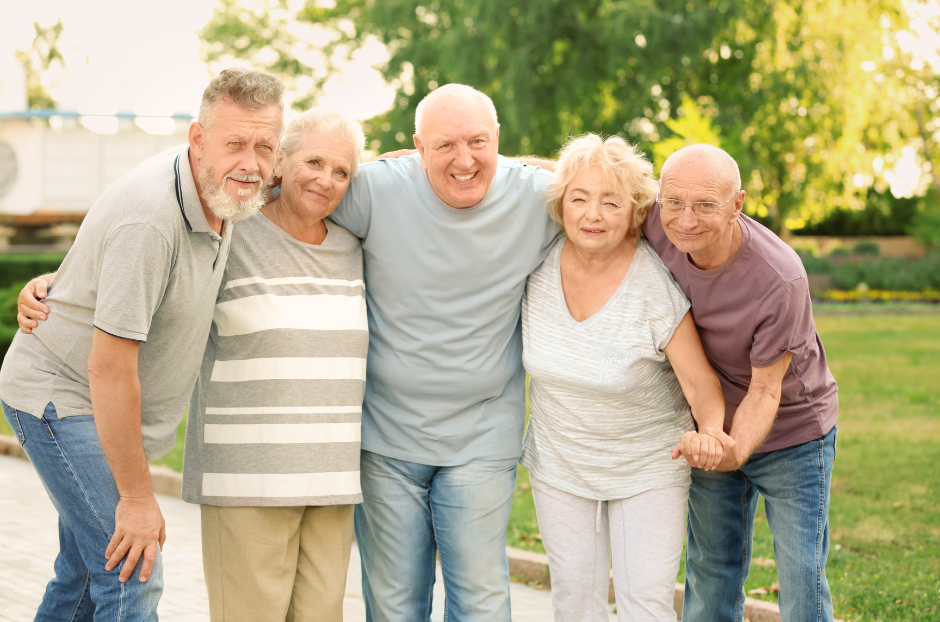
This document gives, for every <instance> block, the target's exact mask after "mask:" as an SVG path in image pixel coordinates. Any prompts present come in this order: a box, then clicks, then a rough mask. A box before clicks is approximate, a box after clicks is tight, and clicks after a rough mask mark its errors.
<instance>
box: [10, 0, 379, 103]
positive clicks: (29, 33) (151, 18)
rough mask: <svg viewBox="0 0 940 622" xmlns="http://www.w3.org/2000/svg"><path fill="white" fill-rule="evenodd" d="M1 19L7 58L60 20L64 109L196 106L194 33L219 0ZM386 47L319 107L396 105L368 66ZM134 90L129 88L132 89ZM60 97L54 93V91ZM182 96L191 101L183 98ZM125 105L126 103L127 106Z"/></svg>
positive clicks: (202, 74)
mask: <svg viewBox="0 0 940 622" xmlns="http://www.w3.org/2000/svg"><path fill="white" fill-rule="evenodd" d="M4 4H5V5H6V6H4V8H3V19H2V20H0V55H2V56H4V57H7V58H10V57H11V56H12V55H13V54H14V52H15V50H17V49H24V50H25V49H28V48H29V47H30V45H31V44H32V41H33V38H34V36H35V32H34V30H33V26H32V23H33V22H39V23H40V24H42V25H51V24H54V23H55V22H56V20H57V19H60V18H61V19H62V22H63V24H64V29H63V32H62V37H61V39H60V45H59V49H60V51H61V52H62V53H63V55H64V56H65V64H66V65H67V67H68V68H69V72H70V74H71V76H72V77H71V79H74V80H75V82H76V84H77V87H76V88H71V89H70V88H68V87H67V85H63V86H65V88H63V89H62V90H63V93H65V92H70V93H73V94H72V96H71V97H73V98H74V101H65V98H63V100H62V101H60V107H61V108H63V109H74V110H77V111H78V112H81V113H86V114H113V113H115V112H118V107H119V103H118V102H119V101H120V102H131V101H132V102H133V104H132V107H133V110H121V112H134V113H136V114H138V115H155V116H160V115H168V114H172V113H173V112H177V111H188V112H193V113H194V112H195V111H196V110H197V109H198V101H199V97H200V96H201V94H202V90H203V89H204V88H205V84H206V83H207V82H208V80H209V70H208V68H207V67H206V65H205V64H204V63H202V62H201V61H200V53H199V39H198V37H197V36H196V31H197V30H199V29H200V28H202V27H203V26H204V25H205V24H206V22H207V21H208V20H209V18H210V17H211V16H212V11H213V8H214V7H215V5H216V0H161V2H143V1H142V0H81V1H76V0H39V1H32V2H15V3H14V2H10V3H4ZM384 55H385V50H384V48H383V47H382V46H381V45H378V44H375V45H371V46H368V47H367V49H366V50H364V53H362V54H359V55H358V58H357V61H356V62H354V63H350V64H349V65H347V66H346V67H345V72H344V74H343V75H342V76H339V77H337V78H336V79H334V80H332V81H331V82H330V83H329V84H328V85H327V87H326V89H325V94H324V97H323V98H322V99H321V101H320V102H319V103H320V104H321V105H325V106H329V107H333V108H338V109H342V110H344V111H346V112H348V113H350V114H352V115H354V116H356V117H357V118H359V119H367V118H369V117H372V116H374V115H376V114H378V113H379V112H382V111H383V110H386V109H387V108H388V107H390V106H391V104H392V101H393V100H394V92H393V91H392V90H391V89H389V88H388V87H387V85H386V84H385V82H384V80H383V79H382V77H381V75H380V74H379V73H378V72H377V71H375V70H374V69H372V67H371V65H372V64H374V63H377V62H381V61H382V60H383V58H384ZM129 89H130V91H129ZM54 95H55V94H54ZM180 97H183V98H184V99H187V100H188V101H180V100H179V98H180ZM125 107H126V106H125Z"/></svg>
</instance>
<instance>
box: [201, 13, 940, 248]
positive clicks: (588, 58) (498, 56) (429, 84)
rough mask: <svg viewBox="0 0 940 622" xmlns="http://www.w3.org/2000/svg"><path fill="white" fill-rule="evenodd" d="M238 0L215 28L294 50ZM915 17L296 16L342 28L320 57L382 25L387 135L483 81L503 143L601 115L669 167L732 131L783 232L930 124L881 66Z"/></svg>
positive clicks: (376, 134)
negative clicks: (447, 91) (438, 99)
mask: <svg viewBox="0 0 940 622" xmlns="http://www.w3.org/2000/svg"><path fill="white" fill-rule="evenodd" d="M234 6H235V5H234V3H233V0H225V2H223V5H222V6H221V7H220V9H219V10H218V11H217V13H216V18H214V21H213V23H210V26H209V27H207V29H206V30H205V31H203V37H204V38H205V39H206V40H207V41H209V42H210V45H212V46H216V49H218V50H219V51H224V53H227V54H229V55H231V56H235V57H240V58H248V57H249V55H248V52H250V55H253V56H254V57H255V58H257V57H259V56H261V54H262V53H264V54H265V55H267V56H269V57H272V58H273V57H276V58H277V60H276V61H274V62H271V63H267V64H266V63H263V62H262V63H259V64H261V65H262V66H266V67H267V68H269V69H273V70H277V69H278V66H277V63H283V62H284V60H283V58H282V55H283V52H278V51H277V49H278V48H277V47H276V45H277V44H276V43H272V42H271V41H270V40H269V38H267V36H266V35H264V36H255V37H254V38H252V35H251V33H250V32H248V31H249V30H250V28H247V27H246V28H245V30H244V32H243V33H242V36H243V37H245V39H243V42H245V43H244V45H243V46H242V48H241V49H239V48H237V47H235V46H233V45H230V44H226V43H225V41H226V39H225V38H224V37H223V36H222V35H223V34H224V33H222V32H220V29H219V28H218V27H217V26H216V25H214V24H216V23H219V22H220V21H225V20H227V19H228V18H222V17H220V16H224V15H228V14H230V13H232V11H233V10H234V9H233V7H234ZM905 16H906V13H905V11H904V7H903V3H902V0H868V1H864V2H863V1H861V0H801V1H798V0H778V1H772V0H661V1H659V2H650V1H648V0H634V1H622V0H621V1H614V0H582V1H579V2H566V1H561V0H492V1H490V2H471V1H469V0H432V1H430V2H429V1H427V0H337V1H336V3H335V6H333V7H331V8H324V7H323V6H320V5H319V4H317V3H315V2H308V3H307V4H306V5H305V6H304V7H303V8H301V9H300V10H299V11H297V12H296V13H295V14H293V15H289V16H286V17H285V18H284V19H285V21H286V22H288V23H293V22H300V23H306V24H310V25H313V24H315V25H317V27H319V28H327V29H330V30H331V32H332V33H333V36H332V38H331V39H330V40H329V41H328V42H326V43H325V44H324V45H323V46H322V54H323V56H322V58H324V59H332V58H334V57H335V56H336V55H337V54H343V53H345V54H349V53H351V52H352V51H353V50H355V49H356V48H357V47H358V46H359V45H360V44H361V43H362V42H363V41H364V40H365V39H366V38H368V37H374V38H377V39H378V40H379V41H381V42H382V43H383V44H385V46H386V47H387V49H388V50H389V60H388V62H387V63H385V65H384V66H382V67H380V70H381V71H382V73H383V74H384V76H385V78H386V79H387V80H388V81H389V82H390V83H391V84H393V85H394V86H395V87H396V89H397V91H398V97H397V98H396V101H395V105H394V106H393V107H392V109H391V110H389V111H388V112H386V113H384V114H382V115H379V116H378V117H377V118H375V119H372V120H370V122H369V123H368V126H369V127H368V128H367V133H368V134H369V136H370V137H371V138H372V147H373V148H375V149H381V150H383V151H384V150H390V149H395V148H400V147H407V146H410V145H411V135H412V134H413V131H414V129H413V119H414V110H415V107H416V106H417V103H418V102H419V101H420V100H421V99H422V98H423V97H424V96H425V95H426V94H427V93H429V92H430V91H432V90H433V89H434V88H436V87H437V86H438V85H440V84H444V83H447V82H459V83H464V84H470V85H472V86H474V87H476V88H478V89H480V90H482V91H484V92H485V93H487V94H488V95H490V96H491V97H492V98H493V100H494V102H495V104H496V108H497V110H498V111H499V115H500V124H501V126H500V148H501V150H502V151H503V152H504V153H507V154H515V153H535V154H538V155H542V156H551V155H553V154H554V153H555V152H557V150H558V149H559V148H560V146H561V144H562V143H563V142H564V141H565V139H566V138H567V137H569V136H572V135H577V134H580V133H583V132H588V131H591V132H598V133H601V134H621V135H623V136H624V137H625V138H627V139H628V140H631V141H633V142H636V143H638V144H639V145H640V146H642V147H643V148H644V149H646V150H647V151H648V152H649V153H650V155H651V156H652V157H653V158H654V160H655V161H656V163H657V165H661V164H662V161H663V159H664V158H665V157H666V156H668V154H669V153H671V152H672V151H674V150H675V149H676V148H678V147H680V146H682V145H684V144H687V143H691V142H701V141H704V142H711V143H714V144H718V145H720V146H721V147H723V148H724V149H726V150H727V151H728V152H729V153H731V155H732V156H734V157H735V159H736V160H737V161H738V162H739V164H740V165H741V168H742V172H743V173H744V183H745V189H746V190H747V191H748V194H749V197H750V198H749V200H748V201H747V203H746V205H747V209H748V211H749V212H751V213H752V214H754V215H756V216H758V217H761V218H763V219H765V221H766V222H769V223H771V224H772V225H773V226H775V227H776V228H777V229H778V230H779V229H781V228H783V226H784V224H787V225H789V226H790V227H792V228H799V227H800V226H801V225H803V224H804V223H806V222H811V221H815V220H818V219H820V218H822V217H823V216H824V215H825V214H826V213H827V212H829V211H831V210H832V209H836V208H839V207H842V208H859V207H861V206H862V205H863V202H864V200H865V198H866V196H867V190H868V186H870V185H871V184H870V183H869V182H870V179H871V178H872V177H873V176H876V174H877V173H876V171H874V170H873V163H874V162H875V159H876V158H877V157H879V156H884V155H885V154H895V153H899V152H900V150H901V149H903V147H905V146H908V145H909V143H910V141H911V139H912V138H913V137H914V135H915V133H916V132H917V125H916V123H913V122H912V120H911V119H912V111H911V110H908V109H906V108H905V107H904V105H903V104H901V103H900V102H898V101H895V99H894V98H893V97H891V96H887V95H886V94H888V93H893V92H894V90H895V89H897V88H899V87H900V85H906V86H907V87H909V86H910V85H909V84H907V83H906V82H905V78H906V75H907V74H905V75H904V76H901V75H900V73H903V72H895V73H890V74H889V73H887V72H884V71H873V70H872V69H871V64H872V63H878V62H880V60H881V59H882V57H883V54H884V48H885V46H886V45H893V42H894V35H895V33H896V32H897V31H899V30H900V29H901V28H902V27H903V21H904V19H905ZM242 23H243V24H245V25H248V22H242ZM282 29H283V28H282ZM220 43H221V46H220ZM272 50H273V51H274V54H273V56H272V54H271V51H272ZM256 62H257V61H256ZM325 67H326V71H323V70H320V72H319V73H316V74H315V75H312V77H313V79H312V80H311V88H312V91H311V93H312V94H311V95H310V96H309V97H307V98H306V99H304V100H302V101H303V104H304V105H306V104H307V103H308V102H309V101H312V100H314V99H315V95H316V89H317V88H318V87H321V86H322V84H323V81H324V80H325V79H326V77H328V70H329V67H330V65H329V63H328V62H327V63H326V65H325ZM294 70H296V68H295V69H294ZM294 70H289V71H287V72H282V75H283V73H287V74H290V73H291V71H294ZM306 71H307V73H308V74H314V72H313V70H312V69H310V68H307V70H306ZM915 86H916V85H915ZM915 90H916V89H915ZM931 118H932V117H931ZM923 144H924V145H925V146H924V147H923V148H924V149H926V148H927V147H930V148H934V147H935V146H934V145H927V142H926V141H925V142H923Z"/></svg>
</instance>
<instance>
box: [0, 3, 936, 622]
mask: <svg viewBox="0 0 940 622" xmlns="http://www.w3.org/2000/svg"><path fill="white" fill-rule="evenodd" d="M4 4H6V3H4ZM34 4H36V6H26V5H25V3H19V4H18V5H17V6H15V7H13V6H10V7H6V6H5V7H4V11H3V12H4V20H3V23H2V24H0V354H2V352H4V351H5V350H6V347H7V346H8V344H9V341H10V340H11V339H12V336H13V334H14V333H15V298H16V293H17V292H18V291H19V289H20V288H21V287H22V285H23V284H24V283H25V281H26V280H28V279H29V278H30V277H32V276H35V275H36V274H39V273H41V272H44V271H48V270H52V269H55V267H56V266H57V265H58V263H59V262H60V261H61V259H62V257H63V254H64V252H65V251H66V250H67V248H68V246H69V244H70V243H71V240H72V239H73V238H74V234H75V232H76V231H77V228H78V225H79V223H80V222H81V217H82V216H83V214H84V213H85V212H86V211H87V210H88V209H89V208H90V207H91V205H92V204H93V202H94V200H95V199H96V198H97V196H99V195H100V194H101V192H102V191H103V190H104V189H105V188H106V187H107V186H108V185H109V184H110V183H112V182H113V181H114V180H115V179H117V178H118V177H120V176H121V175H123V174H124V173H126V172H127V171H129V170H130V168H132V167H133V166H134V165H136V164H137V163H139V162H140V161H141V160H143V159H145V158H146V157H148V156H149V155H152V154H153V153H156V152H158V151H161V150H163V149H165V148H167V147H169V146H172V145H174V144H178V143H180V142H184V141H185V129H186V127H187V126H188V124H189V122H190V120H191V119H192V117H193V115H194V113H195V111H196V110H197V109H198V102H199V96H200V95H201V92H202V89H203V88H204V86H205V84H206V83H207V82H208V80H209V77H210V76H211V75H212V74H214V73H216V72H218V71H219V70H220V69H222V68H225V67H229V66H254V67H260V68H264V69H267V70H269V71H272V72H273V73H275V74H277V75H279V76H280V77H282V78H283V79H284V80H285V82H286V83H287V84H288V96H287V99H288V107H289V110H288V114H287V118H288V119H290V118H292V115H296V114H299V112H300V111H303V110H305V109H307V108H308V107H310V106H312V105H325V106H329V107H333V108H338V109H342V110H345V111H347V112H349V113H351V114H353V115H354V116H356V117H357V118H359V119H361V120H362V121H363V125H364V128H365V130H366V134H367V136H368V145H367V146H368V149H369V150H370V152H371V153H372V154H377V153H380V152H384V151H389V150H393V149H398V148H401V147H410V146H411V135H412V134H413V117H414V109H415V107H416V105H417V102H418V101H420V99H421V98H422V97H424V95H426V94H427V93H428V92H430V91H431V90H433V89H434V88H436V87H437V86H438V85H440V84H445V83H448V82H461V83H465V84H470V85H473V86H475V87H476V88H479V89H480V90H482V91H484V92H486V93H487V94H488V95H490V96H491V97H492V98H493V100H494V102H495V104H496V108H497V110H498V111H499V115H500V123H501V128H500V150H501V152H502V153H503V154H505V155H516V154H535V155H539V156H547V157H551V156H553V155H555V154H556V153H557V150H558V149H559V147H560V145H561V144H562V143H563V142H564V140H565V138H566V137H568V136H571V135H576V134H579V133H582V132H587V131H594V132H599V133H603V134H620V135H622V136H623V137H624V138H626V139H627V140H629V141H631V142H634V143H636V144H638V145H639V146H640V147H642V148H643V149H644V150H645V152H646V153H647V154H648V156H649V157H650V159H651V160H652V161H653V162H654V163H655V164H656V166H657V168H658V167H659V166H661V164H662V162H663V161H664V159H665V157H666V156H668V155H669V154H670V153H671V152H672V151H674V150H675V149H677V148H679V147H681V146H682V145H685V144H690V143H695V142H708V143H712V144H717V145H720V146H721V147H722V148H724V149H726V150H727V151H728V152H729V153H731V154H732V155H733V156H734V157H735V158H736V160H737V161H738V162H739V164H740V166H741V170H742V175H743V181H744V187H745V189H746V190H747V193H748V194H747V200H746V203H745V211H746V213H747V214H748V215H749V216H751V217H752V218H755V219H757V220H758V221H760V222H761V223H763V224H765V225H766V226H768V227H770V228H771V229H772V230H774V231H775V232H776V233H777V234H778V235H780V236H781V237H782V238H783V239H785V240H786V241H787V242H788V243H789V244H791V246H793V247H794V248H795V249H796V250H797V252H799V253H800V255H801V257H802V259H803V262H804V265H805V267H806V269H807V272H808V274H809V276H810V281H811V287H812V291H813V295H814V300H815V305H814V308H815V317H816V321H817V327H818V329H819V332H820V335H821V336H822V340H823V342H824V345H825V347H826V351H827V354H828V356H829V361H830V367H831V369H832V372H833V374H834V375H835V377H836V380H837V381H838V382H839V387H840V406H841V411H840V420H839V442H838V457H837V460H836V467H835V472H834V476H833V484H832V507H831V511H830V518H831V550H830V558H829V564H828V576H829V581H830V584H831V586H832V591H833V600H834V603H835V610H836V615H837V617H839V618H842V619H844V620H933V621H936V620H940V468H938V466H937V465H938V464H940V391H938V389H940V380H938V371H940V305H938V304H937V303H938V302H940V196H938V192H940V186H938V175H940V144H938V141H940V3H938V2H936V1H930V2H926V1H911V2H905V1H901V0H871V1H868V2H859V1H852V0H843V1H838V0H808V1H797V0H786V1H783V0H778V1H764V0H750V1H746V0H682V1H679V0H663V1H658V2H650V1H647V0H633V1H610V0H579V1H572V0H569V1H567V2H562V1H557V0H490V1H487V2H473V1H471V0H434V1H431V2H428V1H422V0H372V1H359V0H335V1H333V0H319V1H304V0H167V1H166V2H163V3H160V6H148V5H145V4H144V3H137V2H118V1H117V0H93V1H91V0H90V1H87V2H82V3H74V2H71V3H70V2H65V1H60V0H50V1H49V2H43V3H34ZM8 9H9V10H8ZM2 425H3V424H2V422H0V426H2ZM3 427H4V429H3V430H0V433H7V434H9V430H8V429H6V428H5V426H3ZM182 434H183V428H182V427H181V428H180V431H179V441H180V442H179V443H178V444H177V448H176V449H175V450H174V451H173V452H172V453H171V454H170V455H168V456H167V457H165V458H163V459H161V460H160V461H159V462H160V463H161V464H166V465H168V466H170V467H172V468H175V469H180V468H181V465H182ZM507 540H508V544H510V545H511V546H516V547H519V548H525V549H529V550H534V551H543V548H542V545H541V541H540V538H539V534H538V525H537V521H536V517H535V512H534V507H533V505H532V499H531V491H530V489H529V485H528V477H527V473H526V472H525V470H524V469H522V468H521V467H520V473H519V481H518V484H517V490H516V495H515V499H514V505H513V512H512V517H511V519H510V524H509V529H508V533H507ZM753 558H754V559H753V563H752V568H751V575H750V577H749V579H748V582H747V585H746V589H747V591H748V593H749V595H751V596H753V597H757V598H763V599H766V600H771V601H774V600H776V598H777V594H776V589H777V586H776V584H775V582H776V569H775V562H774V559H775V558H774V551H773V546H772V540H771V537H770V533H769V529H768V527H767V522H766V518H765V516H764V513H763V508H761V509H760V510H759V514H758V522H757V526H756V528H755V546H754V554H753ZM680 580H681V577H680Z"/></svg>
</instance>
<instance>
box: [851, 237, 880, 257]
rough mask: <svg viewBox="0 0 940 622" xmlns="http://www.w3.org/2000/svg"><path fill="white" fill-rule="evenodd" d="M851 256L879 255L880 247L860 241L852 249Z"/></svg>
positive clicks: (875, 243)
mask: <svg viewBox="0 0 940 622" xmlns="http://www.w3.org/2000/svg"><path fill="white" fill-rule="evenodd" d="M852 254H853V255H880V254H881V247H880V246H878V243H877V242H869V241H865V240H862V241H861V242H859V243H857V244H856V245H855V246H853V247H852Z"/></svg>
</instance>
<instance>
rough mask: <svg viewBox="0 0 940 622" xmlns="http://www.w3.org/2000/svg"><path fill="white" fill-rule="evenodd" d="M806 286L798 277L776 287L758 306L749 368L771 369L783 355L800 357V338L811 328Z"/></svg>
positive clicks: (809, 302) (809, 304) (811, 317)
mask: <svg viewBox="0 0 940 622" xmlns="http://www.w3.org/2000/svg"><path fill="white" fill-rule="evenodd" d="M812 309H813V307H812V300H811V298H810V294H809V284H808V283H807V281H806V279H803V278H800V279H795V280H793V281H789V282H787V283H784V284H783V285H781V286H779V287H778V288H777V289H775V290H774V291H773V292H771V293H770V295H768V296H767V297H766V298H765V299H764V301H763V302H762V303H761V306H760V309H759V310H758V312H757V330H755V331H754V340H753V341H752V343H751V367H758V368H759V367H770V366H771V365H773V364H774V363H776V362H777V361H779V360H780V357H781V356H783V355H784V353H785V352H788V351H789V352H793V353H794V354H800V353H801V352H802V350H803V343H802V341H803V340H802V339H801V335H805V334H807V333H808V331H809V330H810V329H811V327H812V321H813V311H812Z"/></svg>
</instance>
